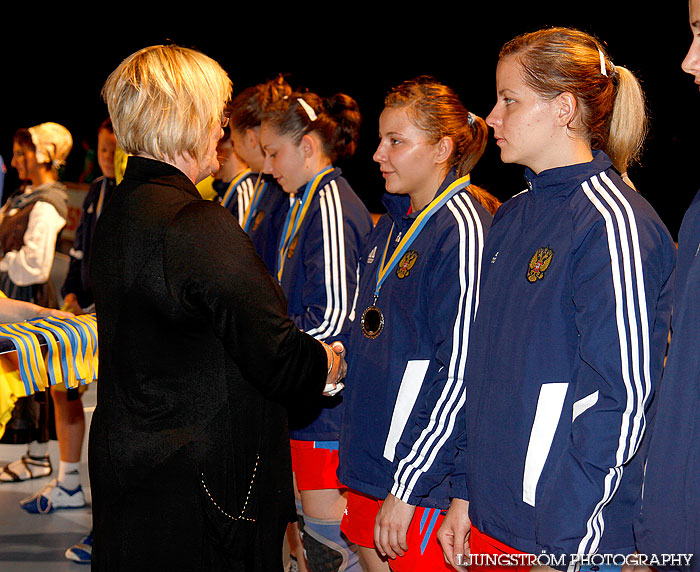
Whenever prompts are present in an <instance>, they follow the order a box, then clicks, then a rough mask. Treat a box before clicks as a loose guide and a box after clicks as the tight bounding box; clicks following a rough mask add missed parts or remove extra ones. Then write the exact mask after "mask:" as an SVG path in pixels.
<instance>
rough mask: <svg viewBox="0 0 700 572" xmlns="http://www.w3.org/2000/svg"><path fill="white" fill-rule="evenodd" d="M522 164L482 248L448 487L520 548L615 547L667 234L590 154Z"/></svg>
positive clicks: (656, 367) (628, 536) (663, 321)
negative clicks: (544, 166)
mask: <svg viewBox="0 0 700 572" xmlns="http://www.w3.org/2000/svg"><path fill="white" fill-rule="evenodd" d="M526 177H527V179H528V187H529V189H528V190H527V191H525V192H523V193H520V194H519V195H516V196H515V197H513V198H512V199H510V200H509V201H507V202H506V203H505V204H503V205H502V206H501V208H500V209H499V211H498V213H497V214H496V216H495V218H494V221H493V224H492V226H491V230H490V231H489V235H488V239H487V241H486V246H485V249H484V268H483V274H482V283H481V298H480V303H479V309H478V312H477V317H476V321H475V324H474V328H473V331H472V334H471V338H472V341H471V343H470V347H469V358H468V360H467V372H466V378H467V404H466V408H465V411H466V433H465V435H464V439H462V440H460V450H459V451H458V466H459V467H460V468H461V470H462V471H464V472H465V475H466V479H461V478H460V475H459V474H457V473H456V474H455V475H454V477H453V485H454V487H455V488H454V489H453V491H452V493H453V495H454V496H456V497H459V498H468V499H469V500H470V517H471V520H472V524H473V525H474V526H476V527H477V528H478V529H479V530H481V531H482V532H485V533H486V534H489V535H490V536H492V537H494V538H496V539H497V540H500V541H501V542H504V543H505V544H507V545H509V546H512V547H513V548H516V549H518V550H521V551H523V552H528V553H535V554H539V553H541V552H542V551H544V552H545V553H547V554H556V555H558V556H557V557H561V556H562V555H563V556H567V555H570V554H591V553H596V552H597V553H614V554H622V553H631V552H633V550H634V539H633V532H632V521H633V513H634V506H635V503H636V502H637V501H638V497H639V495H640V489H641V478H642V458H641V455H636V452H637V450H638V447H639V443H640V441H641V439H642V436H643V434H644V431H645V410H646V409H647V407H648V404H649V400H650V398H651V396H652V394H653V391H654V388H655V386H656V383H657V380H658V379H659V377H660V373H661V368H662V364H663V358H664V353H665V348H666V342H667V336H668V324H669V319H670V305H671V289H672V283H673V270H674V264H675V247H674V244H673V241H672V239H671V237H670V235H669V233H668V231H667V229H666V227H665V226H664V225H663V223H662V222H661V220H660V219H659V218H658V216H657V215H656V213H655V212H654V210H653V209H652V208H651V206H650V205H649V204H648V203H647V201H646V200H645V199H644V198H643V197H642V196H641V195H640V194H638V193H636V192H635V191H633V190H632V189H630V188H629V187H628V186H626V185H625V183H624V182H623V181H622V179H621V178H620V176H619V175H618V173H617V172H616V171H615V170H614V169H613V168H612V164H611V162H610V159H609V158H608V157H607V155H605V154H604V153H603V152H594V159H593V161H591V162H590V163H585V164H579V165H572V166H567V167H562V168H555V169H550V170H546V171H543V172H542V173H540V174H539V175H535V174H534V173H533V172H531V171H529V170H526ZM460 472H461V471H460Z"/></svg>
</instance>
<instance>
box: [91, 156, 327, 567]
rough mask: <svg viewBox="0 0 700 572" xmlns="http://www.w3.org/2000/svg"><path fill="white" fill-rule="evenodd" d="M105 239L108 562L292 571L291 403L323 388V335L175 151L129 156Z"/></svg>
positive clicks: (100, 435)
mask: <svg viewBox="0 0 700 572" xmlns="http://www.w3.org/2000/svg"><path fill="white" fill-rule="evenodd" d="M92 249H93V251H92V256H91V261H90V274H91V281H92V285H93V292H94V296H95V303H96V312H97V322H98V335H99V352H100V353H99V355H100V365H99V381H98V390H97V408H96V410H95V413H94V417H93V420H92V426H91V430H90V441H89V448H90V449H89V466H90V479H91V486H92V496H93V521H94V524H93V526H94V543H95V544H94V551H93V564H92V565H93V568H94V569H95V570H138V569H144V570H153V569H159V570H160V569H167V570H264V571H265V572H267V571H270V570H281V566H282V565H281V551H282V542H283V533H284V529H285V527H286V524H287V523H288V522H289V521H290V520H292V519H293V518H294V503H293V495H292V486H291V470H290V465H291V463H290V454H289V439H288V434H287V426H286V413H285V409H284V408H283V406H282V405H281V403H282V402H284V401H285V400H286V399H287V398H289V397H290V396H292V395H294V396H295V397H297V398H298V397H299V396H302V397H303V396H304V395H305V394H306V395H309V396H311V395H317V394H318V393H320V392H321V391H322V387H323V385H324V382H325V374H326V356H325V351H324V350H323V347H322V346H321V345H320V344H319V343H318V342H317V341H316V340H314V339H313V338H311V337H310V336H308V335H306V334H304V333H302V332H300V331H299V330H298V329H297V328H296V327H295V326H294V324H293V323H292V322H291V320H289V319H288V318H287V316H286V302H285V299H284V295H283V294H282V292H281V290H280V289H279V287H278V286H277V284H275V283H274V282H273V280H272V278H271V277H270V274H269V272H268V271H267V269H266V267H265V266H264V264H263V263H262V261H261V260H260V259H259V258H258V256H257V255H256V254H255V251H254V249H253V246H252V244H251V243H250V241H249V240H248V238H247V236H246V235H245V234H244V233H243V231H242V230H241V229H240V226H239V225H238V222H237V221H236V219H235V218H234V217H233V216H232V215H231V213H229V212H228V211H227V210H226V209H224V208H222V207H221V206H219V205H217V204H215V203H213V202H210V201H205V200H202V199H201V198H200V196H199V194H198V192H197V190H196V188H195V187H194V185H193V184H192V183H191V182H190V181H189V179H187V178H186V177H185V176H184V174H183V173H182V172H180V171H179V170H178V169H176V168H174V167H172V166H170V165H167V164H165V163H161V162H158V161H153V160H150V159H144V158H135V157H131V158H130V159H129V162H128V166H127V169H126V171H125V173H124V179H123V181H122V182H121V183H120V185H119V186H118V187H117V189H116V190H115V191H114V194H113V196H112V199H111V200H110V203H109V204H108V205H107V206H106V207H105V208H104V210H103V212H102V214H101V216H100V218H99V220H98V223H97V226H96V230H95V236H94V239H93V244H92Z"/></svg>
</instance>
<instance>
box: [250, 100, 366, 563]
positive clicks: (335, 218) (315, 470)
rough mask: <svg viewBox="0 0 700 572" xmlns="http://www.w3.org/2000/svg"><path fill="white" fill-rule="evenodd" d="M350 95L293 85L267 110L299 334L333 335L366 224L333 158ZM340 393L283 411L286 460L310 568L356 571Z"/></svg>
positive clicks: (340, 326)
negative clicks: (294, 89) (345, 531)
mask: <svg viewBox="0 0 700 572" xmlns="http://www.w3.org/2000/svg"><path fill="white" fill-rule="evenodd" d="M360 121H361V116H360V112H359V109H358V107H357V103H356V102H355V101H354V100H353V99H352V98H351V97H349V96H347V95H344V94H337V95H335V96H333V97H331V98H328V99H322V98H321V97H319V96H318V95H316V94H314V93H308V92H307V93H303V94H302V93H292V94H290V95H289V96H288V97H286V98H284V99H282V100H280V101H278V102H277V103H276V104H275V105H273V106H271V107H270V108H269V109H268V111H267V112H266V113H265V116H264V118H263V121H262V125H261V129H260V140H261V143H262V148H263V151H264V153H265V161H264V167H263V170H264V172H265V173H266V174H268V175H270V176H272V178H274V180H275V181H276V182H277V184H278V185H279V186H280V187H281V188H282V189H283V190H284V191H285V193H288V194H293V196H294V198H293V204H292V206H291V207H290V209H289V210H288V212H287V216H286V218H285V220H284V224H283V225H282V232H281V234H280V240H279V243H278V253H277V263H276V267H275V272H274V275H275V277H276V278H277V279H278V281H279V283H280V285H281V287H282V290H283V291H284V293H285V295H286V297H287V302H288V313H289V316H290V317H291V318H292V319H293V320H294V322H295V323H296V324H297V326H298V327H299V328H300V329H302V330H303V331H305V332H306V333H308V334H310V335H312V336H314V337H316V338H317V339H319V340H323V341H325V342H326V343H331V342H333V340H334V339H336V338H337V337H338V336H339V335H340V334H341V333H342V332H343V331H344V329H345V328H347V327H348V324H349V321H350V320H351V317H352V316H351V314H352V310H353V302H354V300H355V291H356V287H357V261H358V256H359V253H360V251H361V249H362V247H363V246H364V243H365V240H366V239H367V236H368V235H369V233H370V230H371V228H372V219H371V217H370V214H369V212H368V211H367V208H366V207H365V206H364V204H363V203H362V201H361V200H360V199H359V198H358V196H357V195H356V194H355V192H354V191H353V190H352V188H351V187H350V185H349V184H348V182H347V181H346V180H345V179H344V178H343V177H342V175H341V171H340V169H339V168H337V167H335V163H336V161H338V160H341V159H343V158H346V157H350V156H351V155H352V154H353V153H354V152H355V148H356V145H357V137H358V130H359V126H360ZM341 410H342V397H341V396H336V397H333V398H323V399H319V400H317V401H316V402H314V403H295V404H294V406H293V408H292V411H290V429H291V431H290V436H291V438H292V468H293V470H294V474H295V478H296V485H297V487H298V490H299V492H300V498H301V505H302V510H303V516H302V518H303V523H300V524H301V526H302V534H303V541H304V548H305V553H306V557H307V560H308V563H309V568H310V569H311V570H322V569H324V567H328V566H329V563H333V566H338V567H337V568H333V569H334V570H356V569H357V564H356V562H357V557H356V555H355V553H354V547H352V546H349V545H348V543H347V542H346V541H345V539H344V538H343V537H342V535H341V534H340V519H341V516H342V514H343V510H344V508H345V494H344V490H343V485H342V483H341V482H340V481H338V479H337V476H336V469H337V464H338V432H339V429H340V413H341Z"/></svg>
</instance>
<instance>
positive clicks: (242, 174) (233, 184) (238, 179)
mask: <svg viewBox="0 0 700 572" xmlns="http://www.w3.org/2000/svg"><path fill="white" fill-rule="evenodd" d="M250 172H251V170H250V169H243V171H241V172H240V173H239V174H238V175H236V176H235V177H234V178H233V180H232V181H231V183H230V184H229V186H228V189H226V193H224V198H223V199H221V204H222V205H223V206H225V207H226V208H228V204H229V203H230V202H231V197H233V195H234V194H235V193H236V188H237V187H238V183H240V182H241V180H242V179H243V177H245V176H246V175H247V174H248V173H250Z"/></svg>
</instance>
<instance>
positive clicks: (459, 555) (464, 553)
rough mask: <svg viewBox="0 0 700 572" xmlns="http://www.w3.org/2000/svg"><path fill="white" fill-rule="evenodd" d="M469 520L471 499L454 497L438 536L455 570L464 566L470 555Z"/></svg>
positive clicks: (447, 560) (448, 560) (449, 562)
mask: <svg viewBox="0 0 700 572" xmlns="http://www.w3.org/2000/svg"><path fill="white" fill-rule="evenodd" d="M471 526H472V524H471V521H470V520H469V501H465V500H462V499H458V498H455V499H452V503H451V504H450V509H449V510H448V511H447V514H446V515H445V518H444V519H443V521H442V524H441V525H440V529H439V530H438V533H437V537H438V541H439V542H440V545H441V546H442V553H443V556H444V557H445V561H446V562H447V563H448V564H449V565H450V566H452V567H453V568H454V569H455V570H459V569H461V568H458V566H460V567H461V566H463V564H462V562H464V561H465V560H466V559H468V556H469V535H470V533H471Z"/></svg>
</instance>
